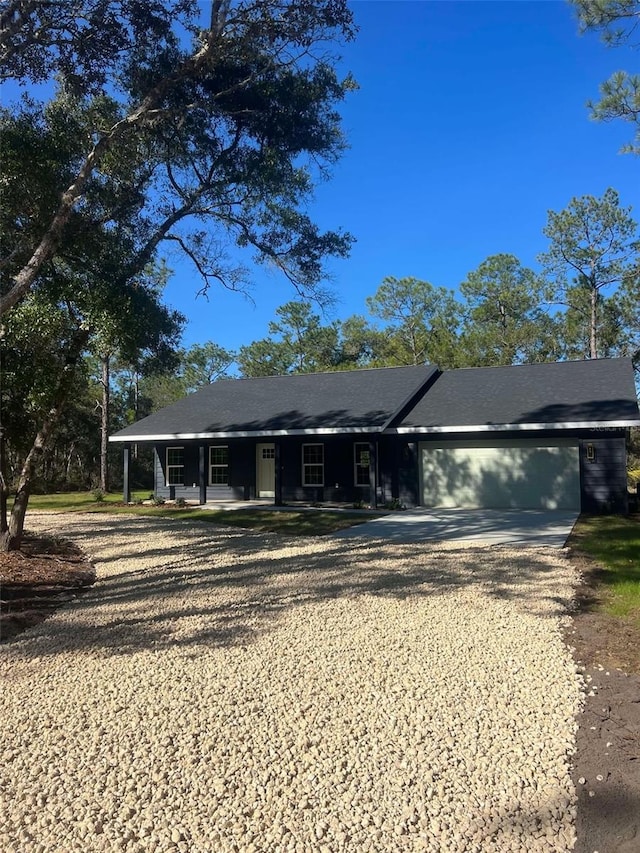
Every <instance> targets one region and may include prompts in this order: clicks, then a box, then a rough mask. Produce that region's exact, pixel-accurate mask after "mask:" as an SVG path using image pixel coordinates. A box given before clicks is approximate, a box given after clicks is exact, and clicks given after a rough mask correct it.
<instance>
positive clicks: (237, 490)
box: [154, 434, 391, 503]
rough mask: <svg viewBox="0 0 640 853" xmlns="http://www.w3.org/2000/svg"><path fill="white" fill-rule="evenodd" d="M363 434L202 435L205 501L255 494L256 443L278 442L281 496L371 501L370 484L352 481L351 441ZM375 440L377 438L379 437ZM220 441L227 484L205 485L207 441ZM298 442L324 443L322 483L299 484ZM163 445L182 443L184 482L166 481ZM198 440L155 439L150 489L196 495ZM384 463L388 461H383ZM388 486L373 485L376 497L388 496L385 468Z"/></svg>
mask: <svg viewBox="0 0 640 853" xmlns="http://www.w3.org/2000/svg"><path fill="white" fill-rule="evenodd" d="M369 441H370V436H368V435H359V434H356V435H349V436H347V437H345V436H317V437H316V436H291V437H286V436H285V437H282V438H275V439H273V440H272V439H269V438H265V439H229V440H225V441H215V442H214V441H207V442H203V443H202V444H203V445H204V447H205V477H206V478H207V487H206V498H207V501H215V500H223V499H226V500H229V499H233V500H253V499H254V498H255V496H256V445H257V444H270V443H273V444H279V445H280V471H281V489H282V500H283V501H284V502H285V503H286V502H288V501H308V502H318V503H322V502H348V503H353V502H356V501H363V502H364V503H369V502H370V501H371V497H372V496H371V488H370V486H357V485H356V484H355V465H354V444H355V443H356V442H358V443H361V442H369ZM378 441H379V439H378ZM220 444H225V445H226V446H227V447H228V448H229V485H228V486H211V485H208V459H209V447H211V446H215V445H220ZM303 444H322V445H323V446H324V484H323V485H322V486H304V485H303V484H302V446H303ZM167 447H183V448H184V465H185V470H184V475H185V476H184V485H183V486H167V485H166V450H167ZM199 448H200V442H197V441H173V442H163V443H162V444H156V445H155V477H154V483H155V494H156V495H157V496H158V497H162V498H165V500H169V499H174V498H184V499H185V500H196V501H197V500H199V497H200V487H199V453H200V450H199ZM387 467H389V466H387ZM385 477H386V482H387V487H386V490H385V492H384V494H388V495H389V498H384V495H383V490H382V489H381V488H379V489H378V498H379V499H380V500H382V499H390V489H391V486H390V474H388V473H385Z"/></svg>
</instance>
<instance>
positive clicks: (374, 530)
mask: <svg viewBox="0 0 640 853" xmlns="http://www.w3.org/2000/svg"><path fill="white" fill-rule="evenodd" d="M578 515H579V513H578V512H577V511H573V510H536V509H527V510H518V509H504V510H503V509H459V508H452V509H412V510H407V511H405V512H394V513H391V514H390V515H387V516H384V517H383V518H376V519H372V520H371V521H367V522H365V523H364V524H361V525H358V527H349V528H347V529H346V530H340V531H338V532H337V533H335V534H334V535H335V536H336V537H337V538H340V539H354V538H359V537H363V536H364V537H367V536H368V537H374V538H380V539H386V540H388V541H389V542H398V543H409V542H430V541H447V542H475V543H477V544H488V545H536V546H540V545H543V546H548V547H551V548H562V547H564V544H565V542H566V541H567V539H568V538H569V534H570V533H571V530H572V529H573V525H574V524H575V523H576V521H577V519H578Z"/></svg>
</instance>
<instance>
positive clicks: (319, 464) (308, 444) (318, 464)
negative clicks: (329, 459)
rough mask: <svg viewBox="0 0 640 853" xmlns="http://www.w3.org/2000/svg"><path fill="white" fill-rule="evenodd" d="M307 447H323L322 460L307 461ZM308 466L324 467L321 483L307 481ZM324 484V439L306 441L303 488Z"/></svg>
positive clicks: (304, 445) (303, 446)
mask: <svg viewBox="0 0 640 853" xmlns="http://www.w3.org/2000/svg"><path fill="white" fill-rule="evenodd" d="M305 447H321V448H322V462H305V461H304V449H305ZM307 468H322V482H321V483H305V476H306V473H307ZM321 486H324V443H323V442H322V441H314V442H306V443H305V444H303V445H302V488H303V489H312V488H314V487H315V488H319V487H321Z"/></svg>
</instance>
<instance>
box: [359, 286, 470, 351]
mask: <svg viewBox="0 0 640 853" xmlns="http://www.w3.org/2000/svg"><path fill="white" fill-rule="evenodd" d="M367 306H368V308H369V311H370V312H371V314H372V315H373V316H374V317H379V318H380V319H382V320H386V321H387V323H388V327H387V335H388V342H387V348H386V352H385V362H386V363H387V364H398V365H400V364H425V363H432V364H441V365H442V366H443V367H452V366H453V365H454V363H455V350H456V338H457V331H458V327H459V324H460V306H459V305H458V303H457V302H456V300H455V298H454V296H453V294H452V293H451V292H450V291H448V290H446V289H445V288H444V287H434V286H433V285H432V284H430V283H429V282H428V281H420V280H419V279H416V278H401V279H397V278H393V276H388V277H387V278H385V279H383V281H382V284H381V285H380V287H379V288H378V290H377V291H376V292H375V294H374V295H373V296H369V297H368V298H367Z"/></svg>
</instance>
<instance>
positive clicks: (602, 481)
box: [580, 433, 629, 514]
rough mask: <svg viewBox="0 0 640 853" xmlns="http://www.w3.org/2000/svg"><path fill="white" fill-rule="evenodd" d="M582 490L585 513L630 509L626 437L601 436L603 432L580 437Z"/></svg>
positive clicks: (621, 511)
mask: <svg viewBox="0 0 640 853" xmlns="http://www.w3.org/2000/svg"><path fill="white" fill-rule="evenodd" d="M589 446H591V448H593V449H592V451H589ZM589 457H592V458H589ZM580 492H581V502H582V511H583V512H591V513H612V512H615V513H624V514H626V513H628V512H629V497H628V494H627V447H626V440H625V438H624V437H620V438H615V437H613V438H609V437H602V433H600V434H596V435H595V436H593V437H591V438H583V439H581V440H580Z"/></svg>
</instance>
